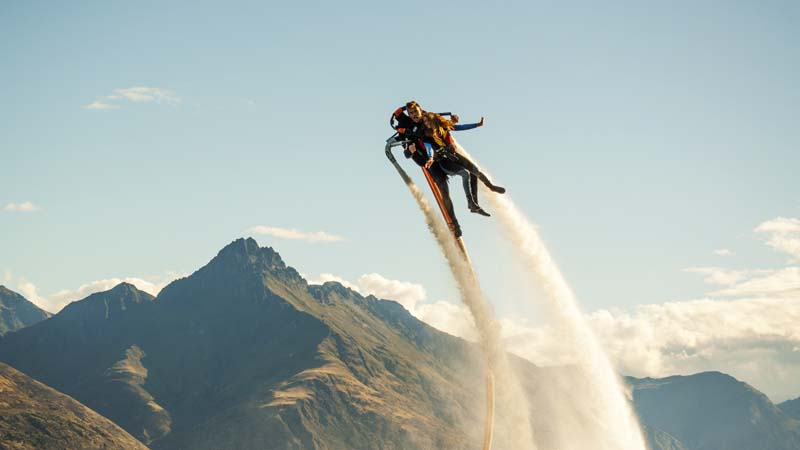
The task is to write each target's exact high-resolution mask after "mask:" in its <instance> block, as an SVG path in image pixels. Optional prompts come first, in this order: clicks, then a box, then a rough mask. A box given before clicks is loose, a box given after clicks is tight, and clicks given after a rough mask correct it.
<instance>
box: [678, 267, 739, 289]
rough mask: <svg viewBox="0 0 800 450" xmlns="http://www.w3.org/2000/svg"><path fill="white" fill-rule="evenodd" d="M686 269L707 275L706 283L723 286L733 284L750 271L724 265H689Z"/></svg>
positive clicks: (686, 270)
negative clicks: (727, 267)
mask: <svg viewBox="0 0 800 450" xmlns="http://www.w3.org/2000/svg"><path fill="white" fill-rule="evenodd" d="M684 271H685V272H691V273H699V274H701V275H706V277H705V278H704V279H703V281H705V282H706V283H710V284H718V285H723V286H729V285H732V284H734V283H736V282H737V281H740V280H742V279H744V278H745V277H747V275H748V274H749V273H750V271H748V270H730V269H724V268H722V267H689V268H687V269H684Z"/></svg>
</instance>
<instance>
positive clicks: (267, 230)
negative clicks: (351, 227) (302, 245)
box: [247, 225, 345, 243]
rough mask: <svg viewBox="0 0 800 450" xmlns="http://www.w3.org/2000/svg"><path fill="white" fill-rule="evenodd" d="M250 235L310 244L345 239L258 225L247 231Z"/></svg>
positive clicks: (317, 232) (321, 232) (324, 233)
mask: <svg viewBox="0 0 800 450" xmlns="http://www.w3.org/2000/svg"><path fill="white" fill-rule="evenodd" d="M247 232H248V233H255V234H266V235H269V236H275V237H278V238H281V239H292V240H298V241H305V242H310V243H318V242H341V241H344V240H345V239H344V238H343V237H342V236H337V235H335V234H330V233H326V232H324V231H314V232H311V233H308V232H304V231H299V230H295V229H294V228H279V227H270V226H265V225H257V226H254V227H250V228H248V229H247Z"/></svg>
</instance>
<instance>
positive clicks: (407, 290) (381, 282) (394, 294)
mask: <svg viewBox="0 0 800 450" xmlns="http://www.w3.org/2000/svg"><path fill="white" fill-rule="evenodd" d="M358 286H359V291H360V292H361V293H363V294H364V295H374V296H375V297H378V298H385V299H391V300H394V301H396V302H398V303H400V304H401V305H403V307H405V308H406V309H407V310H409V311H413V310H415V309H416V307H417V305H418V304H419V303H420V302H422V301H424V300H425V297H426V293H425V288H423V287H422V285H420V284H417V283H411V282H408V281H400V280H390V279H388V278H386V277H384V276H383V275H381V274H378V273H368V274H364V275H361V276H360V277H359V278H358Z"/></svg>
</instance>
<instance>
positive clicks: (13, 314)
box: [0, 285, 50, 336]
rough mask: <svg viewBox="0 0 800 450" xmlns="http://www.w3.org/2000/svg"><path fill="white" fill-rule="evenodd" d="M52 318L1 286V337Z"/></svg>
mask: <svg viewBox="0 0 800 450" xmlns="http://www.w3.org/2000/svg"><path fill="white" fill-rule="evenodd" d="M48 317H50V313H48V312H47V311H45V310H43V309H41V308H39V307H38V306H36V305H34V304H33V303H32V302H30V301H28V300H27V299H25V297H23V296H21V295H19V294H17V293H16V292H14V291H12V290H11V289H8V288H7V287H5V286H2V285H0V336H2V335H4V334H6V333H10V332H12V331H16V330H19V329H20V328H25V327H27V326H29V325H33V324H34V323H36V322H39V321H42V320H45V319H47V318H48Z"/></svg>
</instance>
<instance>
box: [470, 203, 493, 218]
mask: <svg viewBox="0 0 800 450" xmlns="http://www.w3.org/2000/svg"><path fill="white" fill-rule="evenodd" d="M469 212H474V213H475V214H480V215H482V216H486V217H491V216H492V215H491V214H489V213H488V212H486V211H484V210H483V208H481V207H480V206H478V205H473V206H470V207H469Z"/></svg>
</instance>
